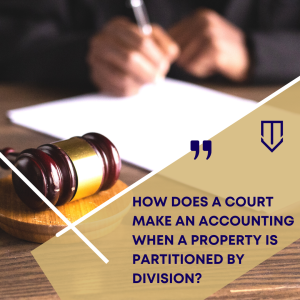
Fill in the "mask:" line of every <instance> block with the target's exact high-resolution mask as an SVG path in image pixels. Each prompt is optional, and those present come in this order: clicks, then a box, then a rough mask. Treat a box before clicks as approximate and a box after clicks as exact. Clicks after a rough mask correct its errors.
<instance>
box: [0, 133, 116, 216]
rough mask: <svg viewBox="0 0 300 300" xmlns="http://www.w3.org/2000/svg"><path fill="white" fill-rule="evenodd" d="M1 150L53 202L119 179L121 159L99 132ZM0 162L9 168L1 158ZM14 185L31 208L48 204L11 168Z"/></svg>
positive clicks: (89, 192) (59, 202) (77, 196)
mask: <svg viewBox="0 0 300 300" xmlns="http://www.w3.org/2000/svg"><path fill="white" fill-rule="evenodd" d="M1 153H3V155H4V156H5V157H6V158H7V159H8V160H9V161H10V162H11V163H13V164H14V165H15V167H16V168H17V169H18V170H19V171H20V172H21V173H22V174H23V175H24V176H25V177H26V178H27V179H28V180H29V181H30V182H31V183H32V184H33V185H34V186H35V187H36V188H37V189H38V190H39V191H40V192H41V193H42V194H43V195H44V196H45V197H46V198H47V199H48V200H49V201H50V202H51V203H52V204H53V205H55V206H59V205H63V204H66V203H68V202H70V201H75V200H78V199H81V198H85V197H88V196H91V195H93V194H95V193H97V192H98V191H100V190H106V189H109V188H110V187H112V186H113V185H114V184H115V182H116V181H117V180H118V178H119V175H120V170H121V159H120V156H119V153H118V150H117V149H116V147H115V146H114V144H113V143H112V142H111V141H110V140H109V139H107V138H106V137H105V136H103V135H101V134H98V133H88V134H85V135H84V136H82V137H73V138H71V139H69V140H65V141H59V142H55V143H52V144H46V145H42V146H40V147H38V148H37V149H28V150H24V151H22V152H21V153H16V152H15V151H14V149H12V148H5V149H3V150H1ZM0 166H1V167H2V168H3V169H9V168H8V166H7V165H6V164H5V163H4V162H3V161H2V160H1V159H0ZM12 181H13V185H14V189H15V191H16V193H17V195H18V196H19V198H20V199H21V200H22V201H23V202H24V203H25V204H26V205H27V206H29V207H30V208H32V209H34V210H39V211H40V210H44V209H46V208H47V207H48V206H47V205H46V204H45V203H44V201H42V200H41V199H40V198H39V197H38V196H37V195H36V194H35V193H34V192H33V191H32V190H31V189H30V188H29V187H28V186H27V184H25V183H24V182H23V180H21V179H20V178H19V177H18V176H17V175H16V174H15V173H14V172H13V174H12Z"/></svg>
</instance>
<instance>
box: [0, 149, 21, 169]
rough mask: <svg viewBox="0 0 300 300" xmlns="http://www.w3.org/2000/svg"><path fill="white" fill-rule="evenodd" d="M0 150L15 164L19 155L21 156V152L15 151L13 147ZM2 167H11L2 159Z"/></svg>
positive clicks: (0, 161)
mask: <svg viewBox="0 0 300 300" xmlns="http://www.w3.org/2000/svg"><path fill="white" fill-rule="evenodd" d="M0 152H1V153H2V154H3V155H4V156H5V157H6V158H7V159H8V160H9V161H10V162H11V163H12V164H15V162H16V159H17V157H18V156H19V153H17V152H15V150H14V149H13V148H4V149H2V150H0ZM0 167H1V168H2V169H4V170H9V167H8V166H7V165H6V163H5V162H4V161H3V160H2V159H0Z"/></svg>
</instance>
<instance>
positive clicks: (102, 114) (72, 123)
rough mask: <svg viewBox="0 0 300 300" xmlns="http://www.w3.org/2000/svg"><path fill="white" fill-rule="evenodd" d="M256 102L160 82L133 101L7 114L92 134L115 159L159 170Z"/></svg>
mask: <svg viewBox="0 0 300 300" xmlns="http://www.w3.org/2000/svg"><path fill="white" fill-rule="evenodd" d="M256 106H257V103H256V102H254V101H250V100H245V99H241V98H238V97H234V96H230V95H227V94H223V93H220V92H216V91H213V90H210V89H207V88H203V87H200V86H197V85H193V84H190V83H185V82H181V81H176V80H171V79H166V80H165V81H163V82H161V83H158V84H155V85H148V86H145V87H143V88H142V89H141V91H140V93H139V94H138V95H136V96H133V97H126V98H114V97H109V96H106V95H102V94H90V95H84V96H78V97H73V98H69V99H63V100H58V101H53V102H48V103H44V104H39V105H34V106H30V107H25V108H21V109H16V110H11V111H9V112H8V117H9V118H10V120H11V121H12V122H13V123H15V124H18V125H21V126H24V127H28V128H31V129H33V130H36V131H39V132H42V133H46V134H48V135H51V136H54V137H57V138H58V139H68V138H71V137H73V136H80V135H84V134H86V133H88V132H98V133H101V134H103V135H105V136H106V137H108V138H109V139H110V140H111V141H112V142H113V143H114V144H115V145H116V147H117V148H118V150H119V153H120V156H121V158H122V159H123V160H124V161H128V162H130V163H133V164H135V165H138V166H140V167H143V168H146V169H148V170H160V169H162V168H163V167H166V166H167V165H169V164H170V163H172V162H174V161H176V160H177V159H179V158H180V157H181V156H183V155H185V154H186V153H188V152H189V151H190V141H191V140H199V141H200V143H201V142H202V141H203V140H208V139H210V138H211V137H213V136H214V135H216V134H217V133H219V132H220V131H222V130H223V129H225V128H226V127H228V126H230V125H231V124H233V123H234V122H236V121H237V120H239V119H240V118H242V117H244V116H245V115H247V114H248V113H250V112H251V111H252V110H253V109H255V108H256Z"/></svg>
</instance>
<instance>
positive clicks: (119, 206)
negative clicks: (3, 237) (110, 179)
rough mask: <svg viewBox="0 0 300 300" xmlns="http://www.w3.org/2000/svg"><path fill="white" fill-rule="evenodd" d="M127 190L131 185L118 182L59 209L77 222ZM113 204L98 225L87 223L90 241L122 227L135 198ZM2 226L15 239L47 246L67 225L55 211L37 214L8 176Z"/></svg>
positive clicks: (2, 189) (1, 190) (0, 188)
mask: <svg viewBox="0 0 300 300" xmlns="http://www.w3.org/2000/svg"><path fill="white" fill-rule="evenodd" d="M125 188H127V185H126V184H125V183H123V182H122V181H120V180H118V181H117V182H116V184H115V185H114V186H113V187H112V188H110V189H108V190H106V191H101V192H100V193H97V194H95V195H93V196H90V197H87V198H84V199H81V200H77V201H74V202H70V203H67V204H65V205H63V206H58V207H57V208H58V209H59V210H60V211H61V212H62V213H63V214H64V215H65V216H66V217H67V218H68V219H69V221H70V222H72V223H73V222H75V221H76V220H78V219H80V218H81V217H83V216H84V215H86V214H87V213H89V212H90V211H92V210H93V209H95V208H96V207H98V206H99V205H101V204H102V203H104V202H105V201H107V200H109V199H110V198H112V197H113V196H115V195H117V194H118V193H120V192H121V191H123V190H124V189H125ZM41 201H42V200H41ZM113 204H114V205H112V204H110V205H108V206H107V207H105V208H104V209H103V210H101V211H100V212H102V213H101V215H100V217H99V218H100V219H98V220H97V221H96V222H91V223H88V224H86V225H85V224H84V226H85V227H84V226H83V227H81V230H82V228H84V229H85V230H84V231H86V232H82V233H83V234H85V233H88V234H89V238H91V237H94V238H97V237H99V236H102V235H104V234H105V233H107V232H109V231H111V230H113V229H114V228H115V227H116V226H118V224H119V223H120V222H121V221H122V219H123V217H124V215H125V214H126V213H127V211H128V210H129V209H130V207H131V198H130V197H128V198H126V199H125V201H123V199H122V201H118V202H117V203H116V204H115V203H113ZM81 225H83V224H81ZM81 225H80V226H81ZM0 227H1V228H2V229H3V230H4V231H6V232H7V233H9V234H11V235H12V236H14V237H17V238H20V239H23V240H27V241H31V242H35V243H44V242H46V241H47V240H49V239H50V238H52V237H54V236H55V234H56V233H57V232H59V231H60V230H62V229H64V228H65V227H66V225H65V223H64V222H63V221H62V220H61V219H60V218H59V217H58V216H57V215H56V214H55V213H54V212H53V211H52V210H51V209H48V210H46V211H39V212H37V211H33V210H31V209H30V208H28V207H27V206H26V205H25V204H24V203H23V202H22V201H21V200H20V199H19V197H18V196H17V194H16V193H15V191H14V187H13V184H12V179H11V176H8V177H6V178H3V179H0Z"/></svg>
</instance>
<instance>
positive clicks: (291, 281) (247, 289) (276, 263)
mask: <svg viewBox="0 0 300 300" xmlns="http://www.w3.org/2000/svg"><path fill="white" fill-rule="evenodd" d="M207 86H208V87H211V88H214V89H216V90H219V91H223V92H227V93H229V94H232V95H236V96H241V97H245V98H248V99H253V100H256V101H260V100H262V99H264V98H265V97H267V96H268V95H270V94H271V93H272V92H274V91H276V90H277V89H278V88H280V86H268V87H263V86H260V87H241V86H238V87H237V86H235V87H232V86H219V85H214V84H211V85H207ZM74 94H76V92H75V93H74V92H70V91H66V90H50V89H43V88H36V87H28V86H21V85H19V86H16V85H0V148H4V147H6V146H10V147H13V148H15V149H16V150H18V151H19V150H24V149H26V148H31V147H38V146H40V145H41V144H44V143H49V142H53V141H54V139H53V138H51V137H49V136H45V135H42V134H39V133H37V132H33V131H31V130H28V129H25V128H21V127H18V126H16V125H13V124H11V123H10V122H9V120H8V119H7V118H6V116H5V113H6V111H7V110H9V109H13V108H18V107H24V106H28V105H33V104H37V103H42V102H46V101H51V100H56V99H59V98H63V97H69V96H72V95H74ZM147 173H148V172H147V171H145V170H142V169H139V168H136V167H134V166H131V165H129V164H123V168H122V172H121V178H120V179H121V180H122V181H124V182H125V183H126V184H128V185H130V184H132V183H134V182H136V181H137V180H139V179H140V178H142V177H143V176H145V175H146V174H147ZM7 174H8V172H5V171H0V177H3V176H6V175H7ZM37 246H38V244H34V243H30V242H25V241H21V240H18V239H16V238H13V237H11V236H9V235H8V234H6V233H5V232H4V231H2V230H1V229H0V299H59V297H58V296H57V294H56V292H55V291H54V289H53V288H52V286H51V284H50V283H49V281H48V280H47V278H46V276H45V275H44V273H43V272H42V270H41V269H40V267H39V266H38V264H37V263H36V261H35V260H34V258H33V257H32V255H31V253H30V251H32V250H33V249H35V248H36V247H37ZM299 247H300V240H299V241H297V242H295V243H293V244H292V245H290V246H289V247H288V248H286V249H284V250H283V251H281V252H280V253H278V254H277V255H275V256H273V257H272V258H270V259H268V260H267V261H265V262H264V263H262V264H261V265H259V266H257V267H256V268H254V269H253V270H251V271H249V272H248V273H247V274H245V275H243V276H242V277H240V278H239V279H237V280H235V281H234V282H233V283H231V284H229V285H228V286H226V287H225V288H223V289H222V290H220V291H218V292H217V293H216V294H214V295H213V296H211V297H209V298H208V299H210V300H213V299H300V274H298V273H299V269H300V261H299V258H300V251H299V250H298V249H299Z"/></svg>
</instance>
